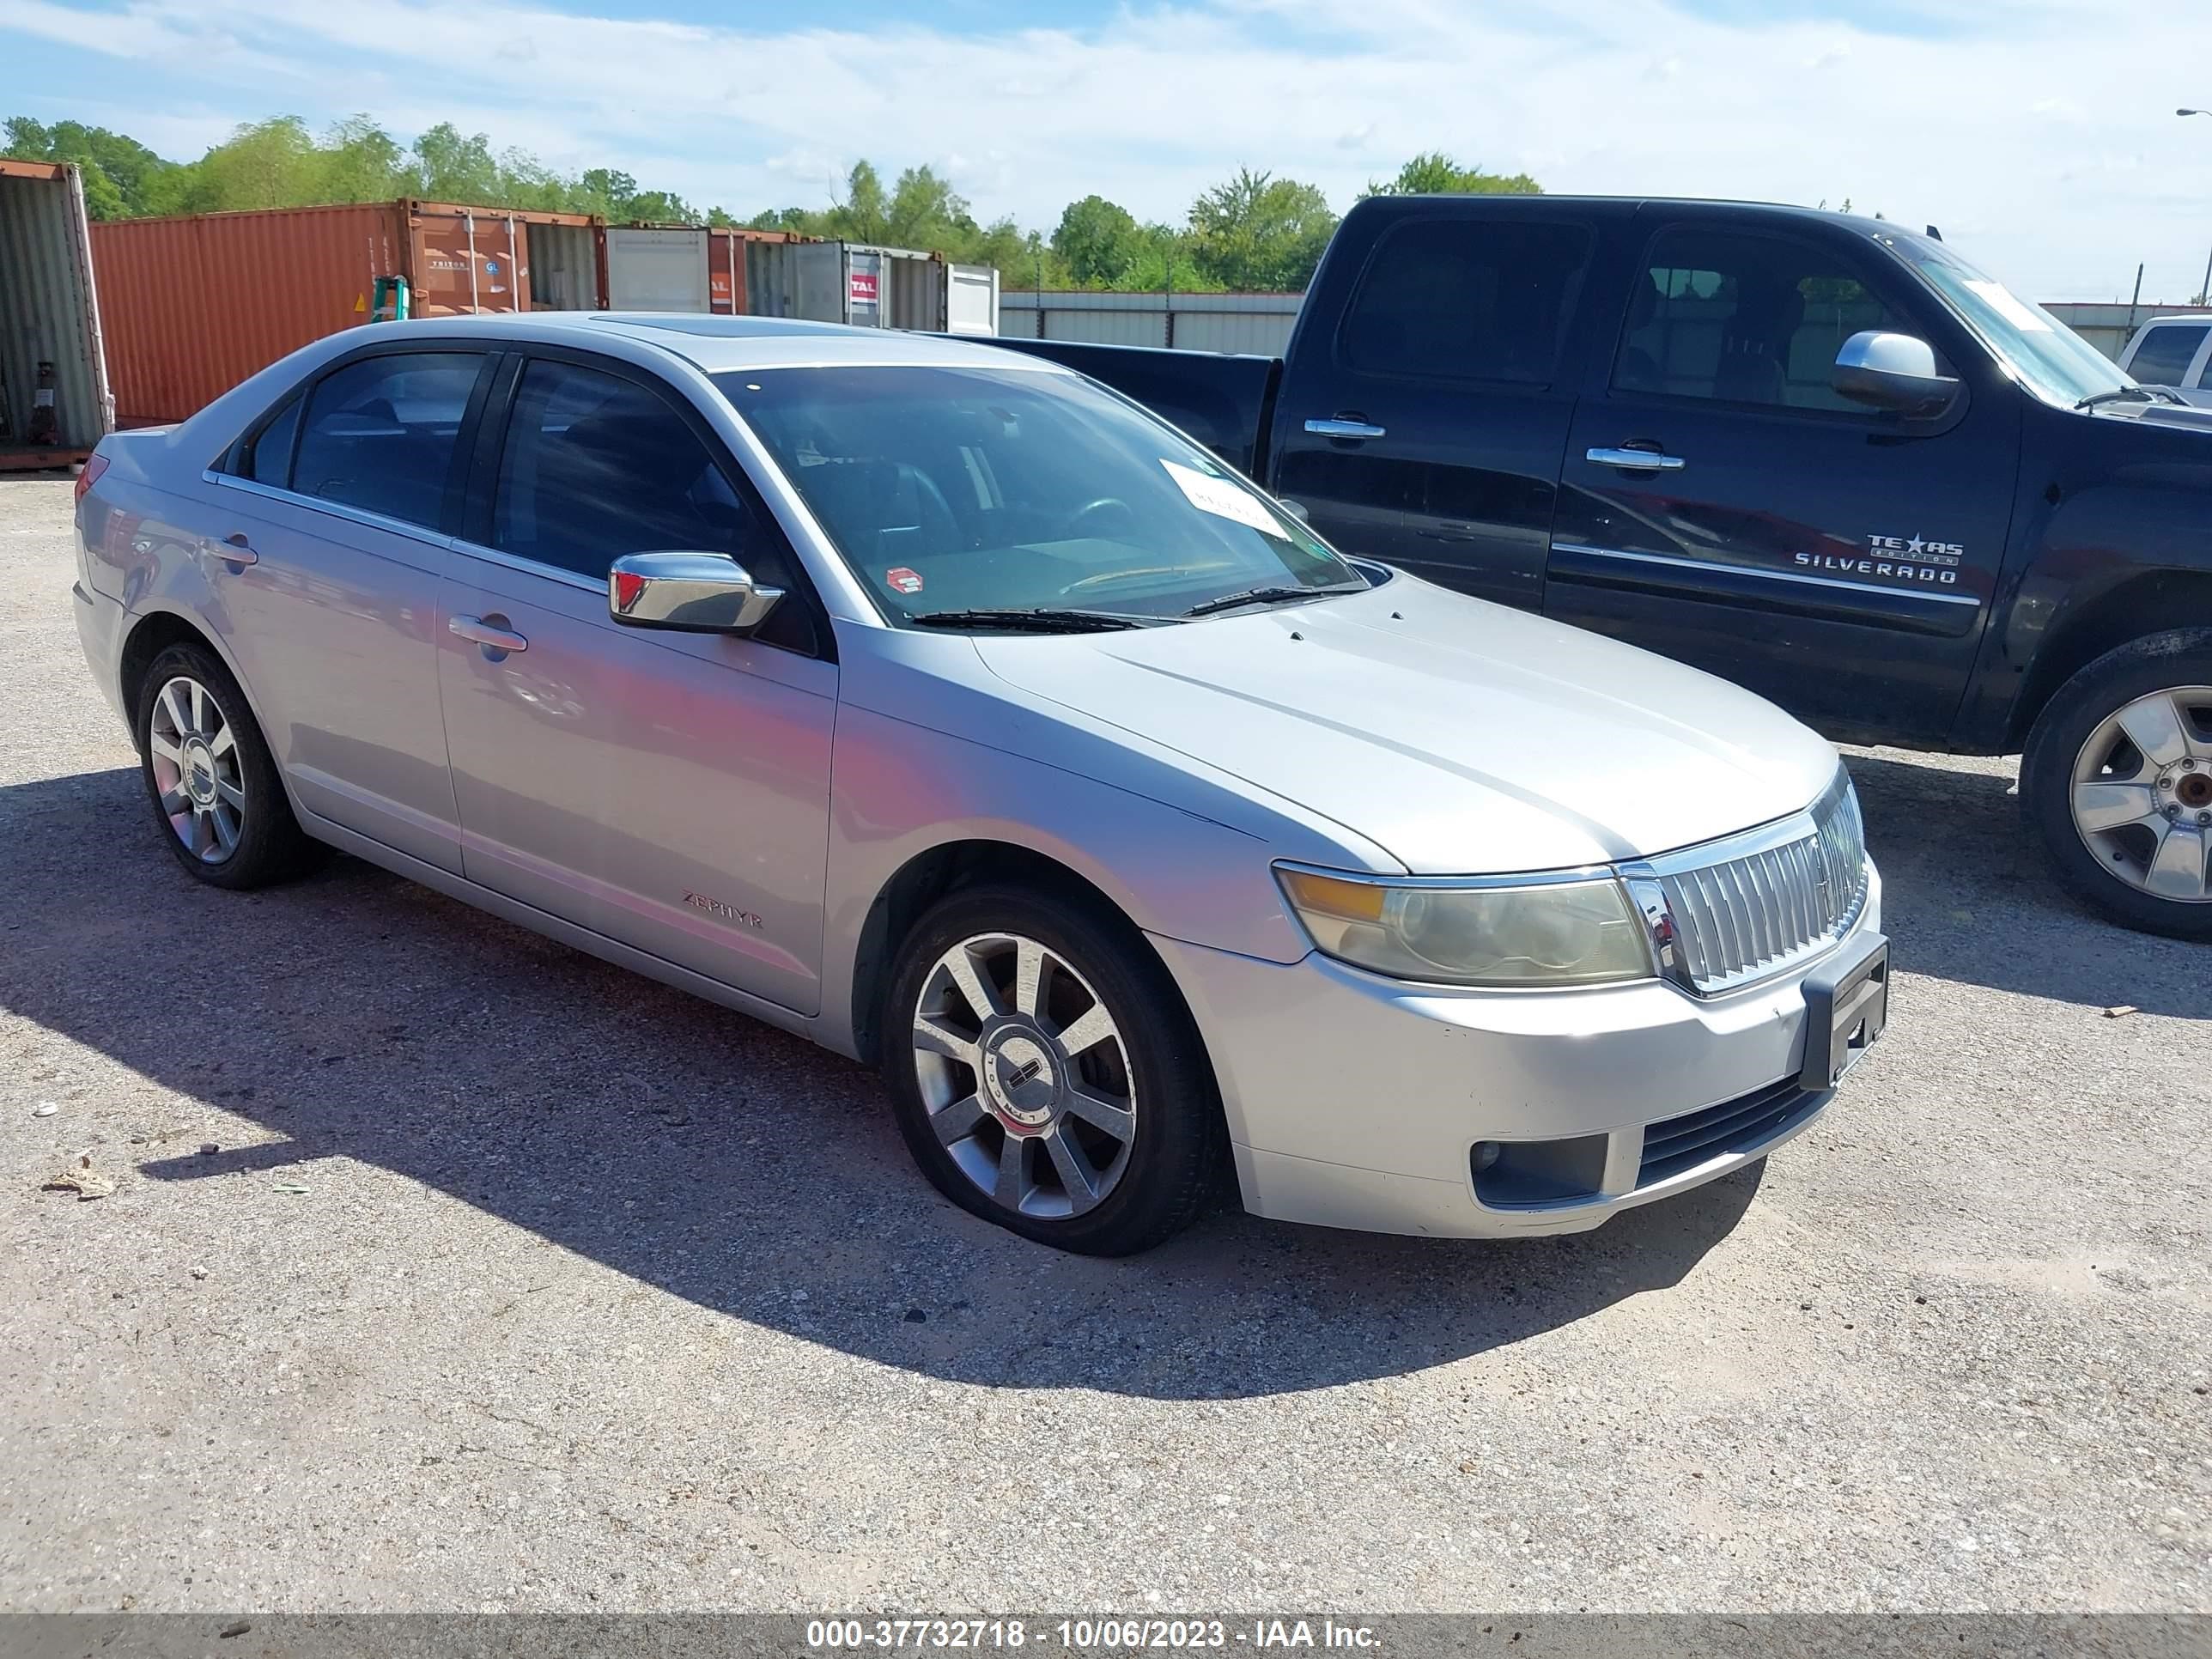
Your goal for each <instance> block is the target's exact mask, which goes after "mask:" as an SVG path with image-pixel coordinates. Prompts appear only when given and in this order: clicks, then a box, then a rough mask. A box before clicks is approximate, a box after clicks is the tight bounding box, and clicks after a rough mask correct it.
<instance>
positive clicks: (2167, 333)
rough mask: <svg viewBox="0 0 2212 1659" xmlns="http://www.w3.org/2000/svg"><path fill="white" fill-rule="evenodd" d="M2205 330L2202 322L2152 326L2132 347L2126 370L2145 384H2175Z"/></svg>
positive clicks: (2177, 384) (2190, 359)
mask: <svg viewBox="0 0 2212 1659" xmlns="http://www.w3.org/2000/svg"><path fill="white" fill-rule="evenodd" d="M2205 333H2206V325H2203V324H2202V323H2188V324H2173V323H2166V324H2162V325H2160V326H2159V327H2157V328H2154V329H2152V330H2151V331H2149V332H2148V333H2147V334H2145V335H2144V336H2143V337H2142V343H2140V344H2138V345H2137V346H2136V355H2135V356H2134V357H2133V358H2132V359H2130V362H2129V363H2128V373H2129V374H2132V375H2134V376H2135V377H2136V380H2140V381H2142V384H2143V385H2145V386H2179V385H2180V384H2181V377H2182V376H2183V375H2184V374H2187V373H2188V372H2189V365H2190V363H2191V361H2192V360H2194V358H2195V357H2196V356H2197V347H2199V346H2201V345H2203V343H2204V336H2205Z"/></svg>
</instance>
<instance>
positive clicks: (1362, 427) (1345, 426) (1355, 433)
mask: <svg viewBox="0 0 2212 1659" xmlns="http://www.w3.org/2000/svg"><path fill="white" fill-rule="evenodd" d="M1306 430H1307V431H1309V432H1310V433H1312V434H1313V435H1315V436H1316V437H1318V438H1379V437H1381V436H1383V431H1384V428H1382V427H1379V426H1370V425H1368V423H1367V422H1364V421H1308V422H1306Z"/></svg>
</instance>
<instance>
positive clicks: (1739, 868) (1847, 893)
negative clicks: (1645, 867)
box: [1650, 769, 1867, 994]
mask: <svg viewBox="0 0 2212 1659" xmlns="http://www.w3.org/2000/svg"><path fill="white" fill-rule="evenodd" d="M1650 871H1651V876H1652V878H1653V879H1655V880H1656V882H1657V883H1658V885H1659V889H1660V890H1661V892H1662V894H1663V895H1664V896H1665V900H1666V908H1667V911H1668V915H1669V916H1670V917H1671V919H1672V921H1673V924H1674V949H1675V956H1676V964H1677V966H1676V973H1677V975H1678V976H1679V977H1680V978H1681V979H1684V980H1686V981H1688V983H1689V984H1690V986H1691V987H1692V988H1693V989H1695V990H1696V991H1698V992H1699V994H1712V993H1715V992H1718V991H1729V990H1733V989H1735V987H1738V986H1741V985H1747V984H1750V983H1751V982H1752V981H1754V980H1758V979H1763V978H1765V976H1766V975H1769V974H1771V973H1775V972H1778V971H1779V970H1780V969H1784V968H1786V967H1788V966H1789V965H1790V963H1792V962H1795V961H1796V960H1797V959H1798V958H1800V957H1804V956H1808V955H1810V954H1811V953H1812V952H1813V951H1817V950H1820V949H1821V948H1823V947H1824V946H1826V945H1828V944H1829V943H1830V942H1831V941H1832V940H1834V939H1838V938H1839V937H1841V936H1842V935H1843V934H1844V933H1847V932H1849V931H1850V927H1851V924H1852V923H1854V922H1855V921H1857V920H1858V915H1859V910H1860V908H1862V907H1863V905H1864V904H1865V902H1866V894H1867V869H1866V830H1865V826H1864V824H1863V823H1862V821H1861V820H1860V817H1859V802H1858V796H1857V793H1854V792H1853V790H1852V788H1851V782H1850V778H1849V777H1848V776H1846V775H1844V772H1843V771H1842V770H1841V769H1838V771H1837V773H1836V781H1835V782H1834V783H1832V784H1831V785H1830V786H1829V787H1828V789H1827V792H1826V793H1825V794H1823V795H1822V796H1821V797H1820V799H1818V800H1817V801H1815V802H1814V803H1813V805H1811V807H1809V808H1808V809H1807V811H1803V812H1801V813H1799V814H1797V815H1796V817H1791V818H1788V819H1785V820H1784V822H1783V823H1780V824H1778V825H1776V826H1773V827H1771V829H1767V830H1765V831H1761V832H1759V833H1758V834H1756V835H1755V836H1738V837H1735V838H1732V839H1731V840H1729V841H1728V842H1720V843H1717V844H1716V845H1714V846H1711V847H1707V848H1688V849H1686V850H1685V851H1684V852H1681V853H1677V854H1672V855H1671V856H1669V857H1668V858H1664V859H1657V860H1653V861H1652V864H1651V866H1650Z"/></svg>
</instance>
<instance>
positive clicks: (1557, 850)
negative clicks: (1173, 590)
mask: <svg viewBox="0 0 2212 1659" xmlns="http://www.w3.org/2000/svg"><path fill="white" fill-rule="evenodd" d="M975 646H976V647H977V649H978V651H979V652H980V653H981V655H982V658H983V660H984V662H985V663H986V664H987V665H988V666H989V668H990V669H991V670H992V671H993V672H994V673H996V674H997V675H999V676H1000V678H1003V679H1005V680H1007V681H1009V682H1011V683H1012V684H1015V685H1018V686H1019V687H1021V688H1022V689H1023V690H1025V691H1027V692H1029V693H1030V694H1031V695H1033V696H1040V697H1043V698H1047V699H1049V700H1051V701H1054V702H1059V703H1061V704H1063V705H1065V706H1066V707H1068V708H1075V709H1079V710H1081V711H1082V712H1083V713H1085V714H1087V715H1089V716H1091V717H1092V718H1094V719H1098V720H1107V721H1110V722H1112V723H1113V724H1115V725H1116V726H1121V727H1122V728H1123V729H1125V730H1127V731H1129V732H1134V733H1137V734H1139V735H1140V736H1142V737H1144V738H1148V739H1150V740H1151V741H1152V742H1154V743H1157V744H1162V745H1164V746H1165V747H1167V748H1170V749H1173V750H1178V751H1180V752H1181V753H1182V754H1184V755H1187V756H1188V757H1191V758H1192V759H1194V760H1196V761H1200V762H1203V763H1205V764H1206V765H1208V766H1211V767H1214V768H1217V769H1219V770H1221V771H1223V772H1225V773H1228V774H1230V775H1233V776H1236V777H1237V778H1241V779H1243V781H1245V782H1247V783H1249V784H1251V785H1253V786H1255V787H1258V788H1260V789H1263V790H1266V791H1268V792H1270V793H1273V794H1274V795H1276V796H1278V797H1280V798H1283V799H1289V800H1291V801H1295V802H1297V803H1298V804H1299V805H1303V806H1304V807H1306V808H1308V809H1309V810H1310V811H1316V812H1319V813H1322V814H1324V815H1325V816H1327V817H1330V818H1332V819H1334V821H1335V822H1337V823H1340V824H1342V825H1344V826H1345V827H1346V828H1347V829H1352V830H1356V831H1357V832H1358V833H1359V834H1360V835H1362V836H1365V837H1366V838H1367V839H1369V840H1370V841H1371V842H1374V843H1376V845H1378V846H1380V847H1383V848H1387V849H1388V850H1389V853H1390V854H1392V855H1393V856H1394V857H1395V858H1396V859H1398V860H1400V861H1401V863H1403V864H1404V865H1405V866H1406V867H1407V869H1408V870H1410V871H1413V872H1416V873H1420V874H1487V873H1496V872H1510V871H1519V870H1543V869H1558V868H1560V867H1563V866H1574V865H1583V864H1604V863H1612V862H1615V861H1618V860H1623V859H1632V858H1639V857H1649V856H1650V855H1653V854H1658V853H1662V852H1667V851H1669V850H1671V849H1673V848H1678V847H1685V846H1688V845H1690V844H1691V843H1692V842H1702V841H1710V840H1711V839H1713V838H1714V837H1716V836H1724V835H1728V834H1730V833H1732V832H1733V831H1735V830H1739V829H1748V828H1750V827H1751V826H1753V825H1754V824H1758V823H1765V822H1767V821H1768V820H1770V819H1773V818H1778V817H1783V816H1784V815H1786V814H1788V813H1790V812H1793V811H1797V810H1798V809H1800V808H1801V807H1803V806H1806V805H1809V804H1810V803H1811V802H1812V801H1813V799H1814V798H1815V797H1816V796H1818V795H1819V794H1820V791H1821V790H1823V789H1824V788H1826V787H1827V785H1828V783H1829V781H1830V780H1831V779H1832V778H1833V777H1834V775H1835V770H1836V751H1835V750H1833V749H1832V747H1830V746H1829V744H1828V743H1827V742H1826V740H1825V739H1824V738H1820V736H1818V735H1817V734H1815V733H1814V732H1811V731H1809V730H1808V729H1807V728H1806V727H1804V726H1801V725H1799V724H1798V723H1797V722H1796V720H1792V719H1791V718H1790V716H1789V715H1787V714H1784V713H1783V712H1782V711H1781V710H1780V709H1778V708H1775V707H1774V705H1773V704H1771V703H1770V702H1766V701H1765V699H1763V698H1760V697H1757V696H1753V695H1752V694H1751V693H1750V692H1748V691H1745V690H1741V689H1740V688H1738V687H1736V686H1733V685H1730V684H1727V683H1726V682H1725V681H1723V680H1718V679H1716V678H1713V677H1712V676H1711V675H1709V674H1705V673H1701V672H1699V671H1697V670H1696V669H1692V668H1686V667H1683V666H1682V665H1680V664H1678V663H1674V662H1669V661H1668V660H1667V659H1664V658H1661V657H1656V656H1653V655H1652V654H1650V653H1649V652H1645V651H1639V650H1638V649H1636V648H1634V647H1631V646H1626V645H1622V644H1620V643H1619V642H1618V641H1613V640H1609V639H1606V638H1604V637H1602V636H1601V635H1595V634H1589V633H1585V632H1583V630H1581V629H1574V628H1569V627H1566V626H1565V625H1563V624H1561V623H1552V622H1546V621H1545V620H1543V619H1542V618H1541V617H1532V616H1528V615H1525V614H1523V613H1522V612H1520V611H1511V610H1508V609H1506V608H1505V607H1504V606H1501V605H1492V604H1489V603H1486V602H1485V601H1483V600H1480V599H1468V598H1465V597H1463V596H1462V595H1460V594H1456V593H1452V592H1448V591H1446V590H1445V589H1443V588H1439V587H1436V586H1431V585H1430V584H1429V583H1426V582H1424V581H1421V580H1418V579H1416V578H1414V577H1411V576H1407V575H1404V574H1399V575H1396V576H1395V577H1394V578H1393V579H1392V580H1390V581H1389V582H1388V583H1386V584H1384V585H1383V586H1382V587H1379V588H1376V589H1371V590H1370V591H1369V592H1365V593H1359V594H1353V595H1351V596H1349V597H1346V598H1344V599H1323V600H1320V601H1317V602H1315V603H1312V604H1308V605H1286V606H1283V607H1280V608H1279V609H1275V610H1271V611H1260V612H1255V613H1252V614H1249V615H1244V616H1237V617H1221V618H1216V619H1212V620H1208V621H1204V622H1198V623H1188V624H1185V625H1182V626H1179V627H1168V628H1147V629H1133V630H1131V631H1130V632H1128V633H1124V634H1086V635H1054V636H1049V637H1046V636H1036V635H981V636H979V637H978V638H977V639H976V640H975Z"/></svg>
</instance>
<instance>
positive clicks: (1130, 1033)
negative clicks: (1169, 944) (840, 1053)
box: [882, 886, 1225, 1255]
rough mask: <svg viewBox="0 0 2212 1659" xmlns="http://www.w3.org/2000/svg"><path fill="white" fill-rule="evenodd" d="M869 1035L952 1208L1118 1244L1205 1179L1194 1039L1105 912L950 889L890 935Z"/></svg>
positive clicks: (1153, 968) (1149, 1228) (1212, 1106)
mask: <svg viewBox="0 0 2212 1659" xmlns="http://www.w3.org/2000/svg"><path fill="white" fill-rule="evenodd" d="M882 1033H883V1037H882V1042H883V1062H884V1080H885V1082H886V1084H887V1085H889V1087H890V1094H891V1100H892V1104H893V1109H894V1110H895V1112H896V1115H897V1119H898V1125H899V1130H900V1133H902V1135H903V1136H904V1137H905V1139H906V1142H907V1146H908V1149H909V1150H910V1151H911V1152H913V1154H914V1157H915V1162H916V1163H918V1164H921V1167H922V1170H923V1171H924V1173H926V1174H927V1176H929V1178H930V1180H931V1181H932V1182H934V1183H935V1185H936V1187H937V1188H938V1190H939V1191H940V1192H942V1193H943V1194H945V1196H946V1197H947V1198H949V1199H951V1200H952V1201H953V1202H954V1203H955V1204H957V1205H959V1206H961V1207H962V1208H963V1209H965V1210H969V1211H971V1212H974V1213H975V1214H976V1215H979V1216H981V1217H983V1218H986V1219H987V1220H990V1221H995V1222H997V1223H998V1224H999V1225H1000V1226H1003V1227H1006V1228H1009V1229H1011V1230H1012V1231H1015V1232H1018V1233H1020V1234H1022V1235H1023V1236H1024V1237H1029V1238H1033V1239H1036V1240H1037V1241H1039V1242H1040V1243H1047V1244H1051V1245H1054V1246H1056V1247H1058V1248H1059V1249H1065V1250H1073V1251H1078V1252H1080V1253H1082V1254H1085V1255H1130V1254H1133V1253H1134V1252H1136V1251H1139V1250H1143V1249H1150V1248H1151V1247H1152V1246H1153V1245H1155V1244H1158V1243H1160V1242H1161V1241H1162V1240H1164V1239H1165V1238H1167V1237H1169V1236H1170V1235H1171V1234H1173V1233H1175V1232H1176V1231H1180V1230H1181V1229H1182V1228H1183V1227H1184V1226H1186V1225H1188V1224H1189V1222H1190V1221H1191V1220H1192V1218H1194V1217H1195V1216H1196V1215H1197V1214H1198V1213H1199V1212H1200V1209H1201V1207H1202V1206H1204V1205H1205V1203H1206V1200H1207V1198H1208V1197H1209V1195H1210V1194H1211V1193H1212V1190H1213V1187H1214V1183H1215V1182H1216V1180H1217V1178H1218V1170H1219V1168H1220V1161H1221V1152H1222V1147H1223V1143H1224V1139H1225V1137H1224V1134H1223V1132H1222V1127H1221V1113H1220V1106H1219V1103H1218V1097H1217V1096H1216V1093H1215V1091H1214V1086H1213V1079H1212V1071H1211V1068H1210V1067H1209V1066H1208V1064H1207V1061H1206V1052H1205V1048H1204V1046H1203V1044H1202V1043H1201V1042H1200V1040H1199V1036H1198V1032H1197V1030H1196V1027H1195V1026H1194V1024H1193V1023H1192V1021H1191V1018H1190V1015H1189V1012H1188V1010H1187V1009H1186V1008H1185V1007H1184V1006H1183V1004H1182V999H1181V997H1180V996H1179V995H1178V994H1176V988H1175V986H1174V983H1173V981H1171V980H1170V978H1169V977H1168V975H1167V972H1166V970H1165V969H1164V968H1163V967H1162V966H1161V965H1160V963H1159V960H1158V957H1155V956H1153V955H1152V951H1150V949H1149V947H1147V946H1146V944H1145V942H1144V939H1143V938H1142V936H1141V935H1139V933H1137V932H1136V931H1135V930H1134V929H1133V928H1132V927H1129V926H1128V925H1127V923H1126V922H1124V921H1121V919H1120V918H1119V917H1117V916H1114V915H1110V914H1108V913H1105V912H1103V910H1102V908H1100V907H1097V906H1096V905H1093V904H1091V903H1087V902H1082V901H1081V900H1079V899H1076V898H1073V897H1070V896H1061V895H1059V894H1048V893H1043V892H1038V891H1032V890H1027V889H1024V888H1015V887H1002V886H985V887H975V888H969V889H964V890H960V891H957V892H955V893H953V894H951V896H948V897H946V898H945V899H944V900H942V901H941V902H939V903H938V904H937V905H936V906H934V907H933V908H932V909H930V910H929V911H928V912H927V914H926V915H923V916H922V917H921V919H920V920H919V921H917V922H916V923H915V926H914V927H913V928H912V929H911V930H910V931H909V932H908V935H907V938H906V939H905V941H904V943H903V944H902V946H901V948H900V951H899V953H898V959H897V963H896V967H895V969H894V970H893V972H892V975H891V983H890V992H889V995H888V998H887V1006H886V1008H885V1011H884V1021H883V1025H882Z"/></svg>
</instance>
